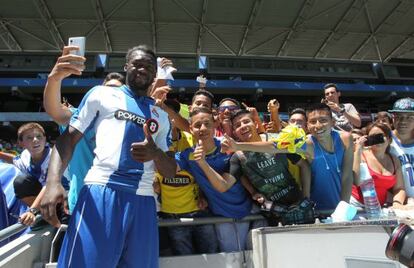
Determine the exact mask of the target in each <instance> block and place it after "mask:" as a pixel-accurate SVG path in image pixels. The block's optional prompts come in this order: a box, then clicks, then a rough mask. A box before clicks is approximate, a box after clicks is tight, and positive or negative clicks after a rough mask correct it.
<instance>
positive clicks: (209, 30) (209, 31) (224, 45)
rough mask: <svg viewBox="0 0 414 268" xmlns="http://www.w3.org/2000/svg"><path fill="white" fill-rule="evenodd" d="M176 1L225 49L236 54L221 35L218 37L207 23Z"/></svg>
mask: <svg viewBox="0 0 414 268" xmlns="http://www.w3.org/2000/svg"><path fill="white" fill-rule="evenodd" d="M173 1H174V3H175V4H176V5H177V6H179V7H180V8H181V9H182V10H183V11H184V12H185V13H186V14H187V15H188V16H189V17H191V18H192V19H193V20H194V21H195V22H197V23H198V24H199V25H201V27H203V29H204V30H206V31H207V32H208V33H209V34H210V35H211V36H212V37H214V39H216V40H217V41H218V42H219V43H220V44H221V45H222V46H223V47H224V48H225V49H227V50H228V51H229V52H230V53H231V54H232V55H234V56H235V55H236V52H234V51H233V49H231V47H230V46H229V45H227V44H226V42H224V41H223V39H221V38H220V37H218V36H217V35H216V34H215V33H214V32H213V31H212V30H211V29H210V28H209V27H208V26H207V25H205V24H202V23H201V21H200V20H199V19H198V18H196V17H195V16H194V15H193V14H192V13H191V12H190V11H189V10H188V9H187V8H186V7H185V6H184V5H183V3H181V1H179V0H173Z"/></svg>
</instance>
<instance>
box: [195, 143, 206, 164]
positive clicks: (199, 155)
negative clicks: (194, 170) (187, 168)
mask: <svg viewBox="0 0 414 268" xmlns="http://www.w3.org/2000/svg"><path fill="white" fill-rule="evenodd" d="M205 159H206V153H205V152H204V146H203V141H202V140H198V142H197V145H196V147H195V149H194V160H195V161H196V162H202V161H204V160H205Z"/></svg>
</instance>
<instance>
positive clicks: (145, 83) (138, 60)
mask: <svg viewBox="0 0 414 268" xmlns="http://www.w3.org/2000/svg"><path fill="white" fill-rule="evenodd" d="M156 70H157V69H156V65H155V62H154V60H153V58H152V57H151V56H150V55H149V54H147V53H145V52H144V51H141V50H135V51H134V52H132V54H131V56H130V57H129V60H128V62H127V63H126V65H125V71H126V82H127V85H128V86H129V87H130V88H131V89H132V90H133V91H134V92H135V93H137V94H138V95H141V96H144V95H146V93H147V89H148V88H149V86H150V85H151V84H152V82H153V81H154V78H155V74H156Z"/></svg>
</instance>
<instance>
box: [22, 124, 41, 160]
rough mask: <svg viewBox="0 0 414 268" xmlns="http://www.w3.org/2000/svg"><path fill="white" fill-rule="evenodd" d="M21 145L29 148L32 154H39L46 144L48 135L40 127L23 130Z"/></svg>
mask: <svg viewBox="0 0 414 268" xmlns="http://www.w3.org/2000/svg"><path fill="white" fill-rule="evenodd" d="M19 142H20V146H21V147H23V148H25V149H27V150H28V151H29V153H30V155H32V156H39V155H41V154H42V153H43V150H44V149H45V146H46V137H45V135H44V134H43V132H42V131H41V130H40V129H37V128H32V129H27V130H25V131H23V133H22V134H21V139H20V141H19Z"/></svg>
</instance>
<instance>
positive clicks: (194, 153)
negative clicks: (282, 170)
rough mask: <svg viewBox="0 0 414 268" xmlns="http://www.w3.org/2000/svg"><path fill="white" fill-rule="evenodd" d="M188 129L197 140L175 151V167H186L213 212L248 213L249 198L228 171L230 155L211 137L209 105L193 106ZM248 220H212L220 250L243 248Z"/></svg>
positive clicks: (223, 213) (229, 250)
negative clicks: (230, 221) (181, 149)
mask: <svg viewBox="0 0 414 268" xmlns="http://www.w3.org/2000/svg"><path fill="white" fill-rule="evenodd" d="M190 120H191V121H190V131H191V133H192V134H193V136H194V139H195V140H196V141H197V145H196V146H195V147H194V148H188V149H187V150H184V151H183V152H180V153H177V154H176V161H177V164H178V165H179V168H178V169H184V170H188V171H190V172H191V173H192V174H193V176H194V177H195V180H196V182H197V183H198V185H199V187H200V189H201V190H202V191H203V193H204V195H205V197H206V198H207V201H208V205H209V208H210V210H211V212H212V213H213V214H215V215H217V216H223V217H229V218H235V219H241V218H243V217H245V216H247V215H249V214H250V210H251V208H252V202H251V200H250V198H249V197H248V196H247V194H246V191H245V190H244V188H243V186H242V184H241V182H240V181H238V180H236V179H235V178H234V177H233V176H232V175H231V174H230V173H229V169H230V162H229V160H230V157H231V155H227V154H225V153H222V152H221V147H220V141H219V140H217V139H216V138H214V130H215V129H214V119H213V115H212V112H211V110H210V109H207V108H204V107H196V108H194V109H193V110H192V112H191V114H190ZM248 231H249V223H248V222H236V223H220V224H216V233H217V238H218V240H219V247H220V251H222V252H231V251H240V250H243V249H245V245H246V238H247V233H248Z"/></svg>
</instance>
